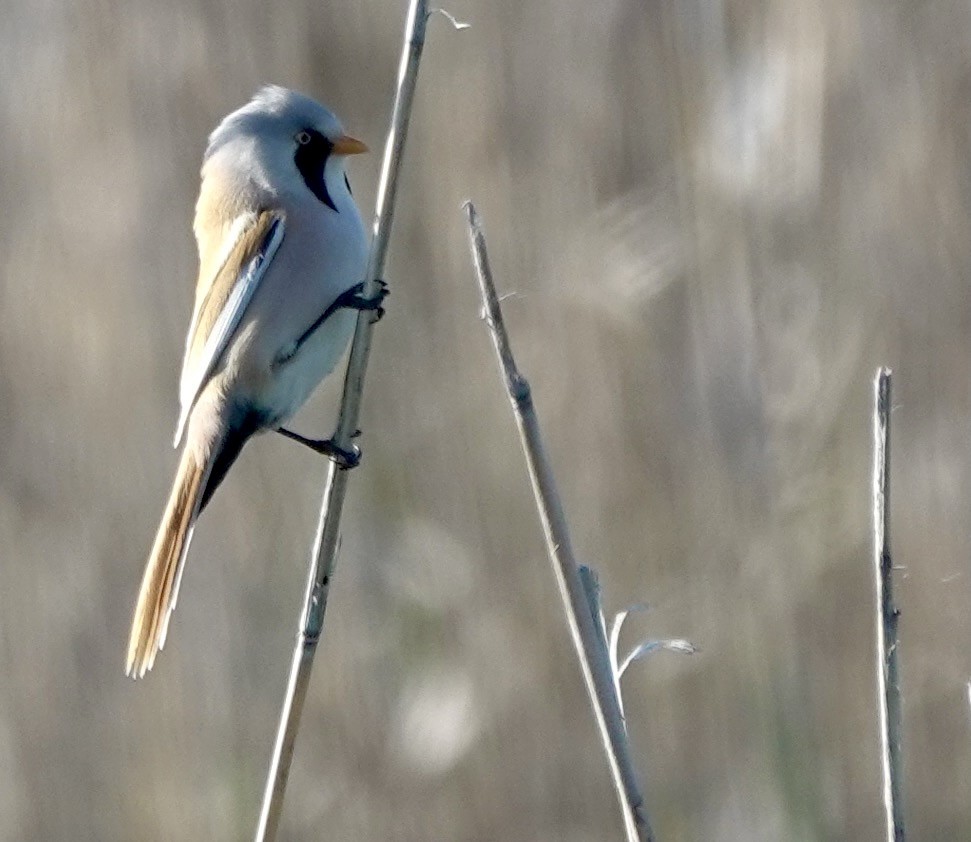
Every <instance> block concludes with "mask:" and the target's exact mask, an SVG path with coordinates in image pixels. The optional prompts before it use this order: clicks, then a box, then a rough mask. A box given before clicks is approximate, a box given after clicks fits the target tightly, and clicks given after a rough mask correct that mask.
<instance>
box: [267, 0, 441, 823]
mask: <svg viewBox="0 0 971 842" xmlns="http://www.w3.org/2000/svg"><path fill="white" fill-rule="evenodd" d="M427 20H428V8H427V3H426V2H425V0H412V2H411V4H410V6H409V9H408V18H407V22H406V24H405V43H404V49H403V52H402V56H401V64H400V65H399V68H398V86H397V91H396V93H395V99H394V108H393V110H392V114H391V128H390V131H389V132H388V139H387V142H386V144H385V148H384V160H383V162H382V166H381V178H380V181H379V183H378V195H377V202H376V205H375V211H374V224H373V229H372V239H371V251H370V256H369V258H368V268H367V275H366V276H365V289H364V290H363V294H364V295H365V296H372V295H375V294H377V291H378V284H377V281H378V280H379V279H381V276H382V275H383V273H384V263H385V258H386V256H387V253H388V240H389V237H390V234H391V222H392V218H393V215H394V205H395V197H396V195H397V188H398V172H399V168H400V164H401V157H402V152H403V151H404V146H405V137H406V135H407V132H408V119H409V117H410V116H411V103H412V100H413V98H414V92H415V84H416V81H417V78H418V63H419V61H420V59H421V52H422V47H423V46H424V43H425V24H426V22H427ZM372 324H373V322H372V314H371V313H367V312H363V311H362V312H361V313H360V314H359V315H358V319H357V329H356V331H355V333H354V341H353V343H352V344H351V353H350V357H349V359H348V363H347V373H346V374H345V377H344V394H343V398H342V401H341V410H340V417H339V420H338V423H337V431H336V432H335V434H334V441H335V443H336V444H338V445H340V446H341V447H343V448H344V449H349V448H350V447H351V446H352V444H353V435H354V432H355V431H356V430H357V424H358V415H359V412H360V406H361V395H362V392H363V388H364V374H365V371H366V370H367V361H368V354H369V352H370V349H371V327H372ZM347 476H348V472H347V471H345V470H342V469H340V468H339V467H338V466H337V464H336V463H335V462H331V464H330V470H329V471H328V474H327V482H326V485H325V487H324V495H323V501H322V503H321V508H320V518H319V520H318V524H317V532H316V535H315V537H314V543H313V549H312V551H311V564H310V575H309V578H308V581H307V594H306V601H305V604H304V609H303V613H302V614H301V618H300V630H299V632H298V634H297V640H296V644H295V646H294V649H293V658H292V661H291V663H290V677H289V679H288V681H287V690H286V696H285V697H284V700H283V710H282V711H281V713H280V724H279V727H278V730H277V737H276V742H275V744H274V747H273V756H272V758H271V761H270V770H269V773H268V775H267V781H266V789H265V791H264V793H263V806H262V809H261V811H260V820H259V826H258V828H257V831H256V840H257V842H272V840H273V839H275V838H276V832H277V828H278V826H279V823H280V815H281V812H282V809H283V797H284V792H285V790H286V785H287V777H288V775H289V772H290V763H291V761H292V759H293V749H294V743H295V741H296V737H297V729H298V728H299V725H300V714H301V712H302V710H303V703H304V700H305V698H306V696H307V686H308V683H309V680H310V670H311V667H312V666H313V660H314V654H315V653H316V651H317V641H318V640H319V639H320V634H321V630H322V629H323V625H324V612H325V611H326V609H327V594H328V591H329V589H330V580H331V577H332V576H333V573H334V566H335V563H336V556H337V546H338V539H339V535H340V519H341V513H342V511H343V507H344V496H345V493H346V490H347Z"/></svg>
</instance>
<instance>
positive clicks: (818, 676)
mask: <svg viewBox="0 0 971 842" xmlns="http://www.w3.org/2000/svg"><path fill="white" fill-rule="evenodd" d="M448 8H449V9H450V11H452V12H454V13H455V14H456V15H457V16H458V17H460V18H462V19H465V20H468V21H470V22H471V23H472V24H473V27H472V29H471V30H469V31H467V32H463V33H454V32H452V31H451V30H450V28H449V27H448V25H447V24H446V23H445V22H444V21H443V20H441V19H438V20H436V21H435V22H433V24H432V25H431V28H430V37H429V42H428V45H427V47H426V51H425V58H424V61H423V65H422V71H421V78H420V84H419V90H418V97H417V102H416V111H415V113H414V117H413V121H412V131H411V135H410V145H409V148H408V150H407V156H406V161H405V170H404V181H403V187H402V193H401V196H400V199H401V201H400V206H399V212H398V215H397V220H396V228H395V233H394V237H393V241H392V249H391V262H390V268H389V273H388V280H389V281H390V282H391V287H392V290H393V296H392V298H391V300H390V306H389V312H388V317H387V318H386V319H385V321H384V322H382V324H381V325H380V327H379V329H378V331H377V335H376V344H375V349H374V354H373V356H372V363H371V369H370V373H369V381H368V386H367V390H366V396H365V405H364V414H363V427H364V430H365V435H364V439H363V445H364V448H365V458H364V463H363V467H362V468H361V469H360V470H359V471H358V472H357V473H355V475H354V477H353V481H352V483H351V489H352V490H351V495H350V498H349V500H348V505H347V509H346V515H345V519H344V538H343V547H342V553H341V558H340V564H339V570H338V575H337V580H336V585H335V589H334V591H333V592H332V601H331V607H330V611H329V612H328V616H327V627H326V633H325V638H324V641H323V644H322V648H321V651H320V653H319V655H318V658H317V666H316V671H315V673H314V684H313V688H312V690H311V696H310V700H309V702H308V708H307V710H306V712H305V715H304V721H303V727H302V731H301V735H300V740H299V743H298V749H297V754H296V760H295V765H294V769H293V775H292V779H291V784H290V789H289V794H288V800H287V806H286V811H285V825H284V831H283V834H282V835H283V838H285V839H294V840H296V839H301V840H303V839H330V840H387V839H395V840H414V842H419V840H458V841H461V840H508V842H541V840H563V842H598V840H606V839H615V838H618V834H619V828H620V824H619V821H618V818H617V815H616V810H615V807H614V800H613V794H612V792H611V790H610V788H609V781H608V775H607V772H606V768H605V764H604V760H603V757H602V754H601V752H600V749H599V746H598V743H597V737H596V733H595V729H594V726H593V723H592V720H591V717H590V715H589V712H588V707H587V702H586V699H585V697H584V695H583V689H582V684H581V680H580V676H579V671H578V668H577V666H576V663H575V659H574V655H573V653H572V651H571V649H570V644H569V641H568V637H567V634H566V630H565V624H564V622H563V619H562V616H561V609H560V607H559V605H558V604H557V602H556V591H555V584H554V579H553V576H552V574H551V572H550V570H549V569H548V562H547V561H546V559H545V557H544V553H543V549H542V544H541V540H540V534H539V529H538V526H537V524H536V521H535V517H534V515H533V511H532V505H531V501H530V497H529V492H528V485H527V481H526V476H525V471H524V467H523V464H522V461H521V457H520V453H519V448H518V443H517V441H516V438H515V433H514V426H513V421H512V417H511V414H510V412H509V409H508V406H507V404H506V402H505V399H504V396H503V393H502V389H501V385H500V381H499V378H498V376H497V373H496V370H495V365H494V362H493V359H492V351H491V348H490V346H489V340H488V336H487V333H486V331H485V329H484V328H483V327H482V325H481V324H480V323H479V321H478V303H477V299H476V294H475V290H474V285H473V280H472V274H471V269H470V264H469V259H468V252H467V244H466V239H465V230H464V227H463V218H462V214H461V213H460V210H459V206H460V203H461V201H462V200H463V199H465V198H467V197H473V198H474V199H475V200H476V201H477V203H478V205H479V209H480V211H481V212H482V214H483V217H484V222H485V225H486V231H487V234H488V237H489V245H490V250H491V253H492V258H493V263H494V268H495V270H496V273H497V278H498V280H499V281H500V283H501V284H502V286H503V287H504V290H505V291H507V292H513V291H514V292H516V293H517V295H516V296H515V297H513V298H512V299H510V300H508V301H507V303H506V312H507V319H508V320H509V322H510V328H511V329H512V331H513V338H514V342H515V344H516V347H517V351H518V355H519V358H520V362H521V364H522V366H523V368H524V370H525V372H526V373H527V375H528V376H529V377H530V379H531V381H532V383H533V386H534V390H535V394H536V399H537V403H538V407H539V410H540V413H541V419H542V420H543V422H544V426H545V431H546V435H547V437H548V444H549V447H550V449H551V452H552V456H553V459H554V463H555V465H556V468H557V471H558V476H559V480H560V483H561V486H562V492H563V494H564V496H565V500H566V504H567V506H568V511H569V514H570V517H571V523H572V526H573V529H574V532H575V535H574V538H575V541H576V544H577V548H578V550H580V552H581V553H582V555H583V556H584V558H585V559H586V560H587V561H589V562H590V563H592V564H594V565H595V566H596V567H597V568H598V569H599V571H600V574H601V578H602V582H603V585H604V588H605V593H606V599H607V601H608V604H610V605H612V606H613V607H615V608H619V607H622V606H623V605H624V604H627V603H630V602H635V601H640V600H647V601H648V602H650V603H651V604H652V606H653V609H652V611H651V612H649V613H647V614H642V615H638V616H637V617H636V619H634V620H632V622H631V624H630V628H629V630H628V632H627V635H628V637H629V641H630V642H634V641H635V640H636V639H638V638H639V637H642V636H682V637H688V638H690V639H691V640H693V641H694V642H695V643H697V644H699V645H700V646H702V647H703V652H702V653H701V654H700V655H697V656H694V657H692V658H678V657H673V656H663V655H661V656H658V657H656V658H655V659H653V660H650V661H648V662H647V663H644V664H639V665H637V666H636V667H635V668H634V669H632V670H631V671H630V672H629V673H628V676H627V678H626V679H625V690H626V707H627V713H628V717H629V721H630V728H631V733H632V738H633V741H634V744H635V748H636V752H637V755H638V762H639V765H640V768H641V770H642V771H643V773H644V778H645V789H646V794H647V799H648V805H649V808H650V811H651V814H652V817H653V821H654V824H655V826H656V829H657V831H658V834H659V838H661V839H663V840H666V842H673V841H674V840H741V839H744V840H824V839H825V840H830V839H832V840H861V839H876V838H878V837H879V836H880V834H881V827H882V824H881V822H882V817H881V815H882V814H881V804H880V784H879V762H878V736H877V735H878V731H877V727H878V726H877V715H876V708H875V689H874V683H873V677H874V657H873V654H874V642H873V638H874V634H873V628H872V627H873V620H872V605H873V597H872V587H871V570H870V562H869V545H868V539H867V531H868V518H869V514H868V495H869V482H870V463H869V433H870V422H869V417H868V412H869V405H870V394H871V386H870V383H871V378H872V375H873V371H874V368H875V367H876V366H877V365H878V364H888V365H890V366H892V368H893V369H894V372H895V396H896V400H895V403H896V405H897V408H896V411H895V416H894V423H895V451H894V457H893V458H894V488H895V493H894V500H893V505H894V525H893V537H894V541H895V556H896V561H897V563H898V564H900V565H902V566H904V567H905V568H906V572H905V573H904V574H903V578H902V579H901V580H900V581H899V584H898V599H899V602H900V605H901V607H902V610H903V612H904V613H903V621H902V634H903V643H902V658H903V660H902V673H903V681H904V716H905V745H904V750H905V758H906V770H905V772H906V784H905V785H906V792H907V803H906V807H907V810H908V817H909V820H910V829H911V832H912V835H913V836H914V838H917V839H968V838H971V774H969V770H971V715H969V708H968V702H967V696H966V691H965V686H964V685H965V682H966V681H967V679H968V678H969V676H971V657H969V649H968V644H969V641H971V610H969V609H971V604H969V598H971V586H969V582H968V573H969V570H968V560H969V555H971V553H969V550H971V547H969V526H968V499H969V493H971V488H969V485H971V483H969V460H968V454H969V448H968V436H969V429H971V426H969V421H968V414H969V385H971V371H969V363H971V333H969V327H971V326H969V290H968V272H969V248H971V230H969V213H968V211H969V207H968V205H969V196H971V192H969V186H971V185H969V164H968V162H969V149H968V145H969V144H968V127H969V116H971V115H969V102H971V90H969V81H971V76H969V66H971V65H969V43H971V41H969V39H971V11H969V7H968V5H967V4H966V3H963V2H956V1H955V0H906V2H896V0H748V1H747V2H740V0H656V1H655V0H647V2H641V0H598V2H577V0H569V2H554V0H532V1H531V2H526V3H523V2H519V0H496V2H492V3H472V2H469V0H455V5H453V6H449V7H448ZM404 11H405V2H404V0H399V2H388V0H380V1H379V0H367V1H366V2H331V3H323V2H304V0H291V2H278V3H262V2H249V3H230V2H213V0H177V2H173V3H164V4H163V3H152V2H149V1H148V0H134V2H119V0H100V1H99V0H76V2H73V3H69V2H63V0H36V2H31V3H29V4H28V3H16V2H13V0H5V2H3V3H2V20H3V26H2V27H0V73H2V78H3V84H2V86H0V109H2V110H0V201H2V219H3V225H2V226H0V266H2V270H0V442H2V444H0V676H2V678H0V817H2V818H0V840H11V842H14V840H16V842H24V840H27V841H28V842H50V840H61V839H74V840H99V842H104V841H105V840H139V842H141V840H163V839H164V840H202V839H205V840H238V839H245V838H249V837H250V835H251V834H252V831H253V829H254V827H255V820H256V816H257V810H258V802H259V797H260V794H261V791H262V786H263V780H264V775H265V772H266V766H267V762H268V758H269V751H270V747H271V743H272V739H273V735H274V730H275V723H276V717H277V713H278V709H279V704H280V701H281V699H282V692H283V686H284V681H285V676H286V671H287V667H288V658H289V653H290V648H291V643H292V639H293V634H294V632H295V620H296V615H297V612H298V611H299V608H300V604H301V600H302V593H303V587H304V579H305V575H306V566H307V560H306V555H307V547H308V545H309V542H310V539H311V536H312V533H313V529H314V525H315V521H316V515H317V510H318V505H319V495H320V489H321V486H322V480H323V476H324V473H325V469H326V466H325V464H324V462H323V461H321V460H318V459H316V458H313V457H311V456H308V454H307V453H306V452H304V451H303V450H301V449H300V448H299V447H297V446H295V445H293V444H292V443H289V442H287V441H285V440H284V439H282V438H281V437H275V438H261V439H259V440H257V441H255V442H253V443H252V444H251V445H250V447H249V448H248V449H247V451H246V452H245V453H244V455H243V457H242V459H241V461H240V463H239V465H238V467H237V468H236V469H235V471H234V472H233V474H232V476H231V477H230V479H229V480H228V481H227V482H226V483H225V485H224V486H223V487H222V488H221V489H220V492H219V494H218V495H217V496H216V498H215V500H214V502H213V504H212V506H211V507H210V509H209V510H208V511H207V512H206V514H205V517H204V519H203V520H202V521H201V523H200V526H199V528H198V529H197V531H196V539H195V543H194V546H193V551H192V553H191V557H190V563H189V566H188V569H187V575H186V579H185V583H184V584H185V587H184V588H183V592H182V599H181V601H180V604H179V609H178V611H177V613H176V615H175V617H174V620H173V624H172V628H171V633H170V635H169V642H168V648H167V650H166V651H165V652H164V653H163V655H162V656H161V657H160V659H159V662H158V664H157V666H156V669H155V671H154V672H153V673H152V674H151V675H150V676H149V677H148V678H147V679H146V680H145V681H143V682H139V683H137V684H133V683H132V682H130V681H128V680H126V679H125V678H124V676H123V674H122V666H123V663H122V662H123V655H124V644H125V641H126V637H127V633H128V624H129V619H130V611H131V608H132V603H133V599H134V596H135V593H136V589H137V585H138V581H139V578H140V576H141V570H142V565H143V563H144V559H145V555H146V553H147V551H148V548H149V546H150V544H151V540H152V538H153V535H154V531H155V528H156V525H157V522H158V519H159V517H160V515H161V511H162V506H163V503H164V498H165V495H166V494H167V492H168V487H169V483H170V481H171V477H172V474H173V471H174V466H175V455H174V454H173V452H172V451H171V450H170V447H169V442H170V440H171V435H172V430H173V424H174V422H175V418H176V401H177V399H176V393H177V378H178V370H179V365H180V358H181V352H182V343H183V337H184V331H185V329H186V325H187V322H188V316H189V309H190V306H191V295H192V292H191V291H192V287H193V284H194V280H195V252H194V244H193V242H192V239H191V234H190V220H191V214H192V206H193V202H194V199H195V192H196V189H197V172H198V167H199V163H200V160H201V155H202V151H203V148H204V144H205V138H206V134H207V132H208V131H209V130H210V129H211V128H212V127H213V126H214V125H215V123H216V121H217V120H218V119H219V118H220V117H222V116H223V115H224V114H225V113H227V112H228V111H230V110H231V109H233V108H236V107H237V106H239V105H240V104H241V103H242V102H244V101H245V100H246V99H247V98H248V97H249V96H250V95H251V94H252V93H253V91H254V90H255V89H256V88H257V87H258V86H259V85H261V84H262V83H264V82H269V81H272V82H276V83H280V84H285V85H288V86H291V87H295V88H298V89H300V90H303V91H305V92H308V93H310V94H312V95H314V96H316V97H318V98H319V99H321V100H322V101H324V102H326V103H328V104H329V105H331V106H332V107H333V108H334V109H335V110H336V111H337V112H338V113H339V114H340V115H341V116H342V118H343V120H344V122H345V124H346V125H347V127H348V129H349V130H350V131H352V132H353V133H354V134H356V135H358V136H360V137H362V138H364V139H366V140H367V141H368V142H369V143H370V144H371V145H372V146H373V147H375V148H380V146H381V144H382V142H383V138H384V132H385V128H386V123H387V113H388V108H389V105H390V100H391V93H392V89H393V81H394V74H395V70H396V66H397V60H398V55H399V46H400V44H399V38H400V33H401V30H402V26H403V19H404ZM378 159H379V156H378V155H372V156H369V158H368V160H360V161H354V162H353V164H352V171H351V180H352V183H353V185H354V188H355V194H356V195H357V197H358V198H359V201H360V203H361V205H362V208H363V209H364V211H365V213H366V214H370V212H371V209H372V207H373V195H374V188H375V183H376V177H377V170H378V165H379V160H378ZM337 385H339V384H332V386H331V387H330V388H328V389H324V390H322V391H321V393H320V394H319V396H318V397H317V398H315V400H314V401H313V402H312V403H311V404H310V405H308V407H307V408H306V410H305V411H304V412H303V413H302V414H301V415H300V416H299V418H298V420H297V422H296V423H295V426H296V428H297V429H299V430H300V431H302V432H304V433H305V434H307V435H326V434H328V433H329V432H330V430H331V429H332V425H333V420H334V417H335V412H334V410H335V394H336V392H337V389H336V388H334V386H337Z"/></svg>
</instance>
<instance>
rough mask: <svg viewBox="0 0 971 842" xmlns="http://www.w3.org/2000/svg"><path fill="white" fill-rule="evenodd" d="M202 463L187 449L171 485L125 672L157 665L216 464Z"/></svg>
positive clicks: (134, 673)
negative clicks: (210, 475)
mask: <svg viewBox="0 0 971 842" xmlns="http://www.w3.org/2000/svg"><path fill="white" fill-rule="evenodd" d="M208 461H209V464H204V465H202V464H199V462H198V461H197V458H196V456H195V454H194V453H193V448H192V447H186V448H185V450H184V451H183V453H182V460H181V462H180V463H179V469H178V472H177V474H176V477H175V483H174V484H173V487H172V495H171V496H170V497H169V502H168V505H167V506H166V508H165V514H164V516H163V517H162V524H161V526H160V527H159V531H158V535H157V536H156V538H155V545H154V546H153V547H152V552H151V555H149V558H148V563H147V564H146V566H145V574H144V576H143V577H142V586H141V589H140V591H139V593H138V601H137V602H136V603H135V616H134V618H133V620H132V628H131V636H130V637H129V640H128V658H127V661H126V667H125V672H126V673H127V674H128V675H130V676H131V677H132V678H141V677H142V676H144V675H145V673H146V672H148V670H150V669H151V668H152V665H153V664H154V663H155V656H156V655H157V654H158V652H159V650H160V649H161V648H162V646H164V645H165V634H166V632H167V630H168V625H169V617H170V616H171V613H172V609H173V608H174V607H175V600H176V597H177V596H178V589H179V580H180V579H181V577H182V568H183V565H184V563H185V554H186V552H187V551H188V549H189V542H190V540H191V539H192V527H193V525H194V523H195V520H196V517H197V516H198V514H199V509H200V503H201V499H202V495H203V494H204V492H205V487H206V485H207V479H208V475H209V470H210V467H211V460H208Z"/></svg>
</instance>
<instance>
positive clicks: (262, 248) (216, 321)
mask: <svg viewBox="0 0 971 842" xmlns="http://www.w3.org/2000/svg"><path fill="white" fill-rule="evenodd" d="M283 233H284V219H283V214H282V213H280V212H278V211H262V212H260V213H247V214H244V215H242V216H239V217H237V218H236V219H235V220H234V221H233V223H232V224H231V225H229V226H228V227H227V234H226V245H225V249H224V253H225V255H226V257H225V259H224V260H222V261H220V262H219V265H218V268H217V269H216V272H215V274H214V275H213V276H212V278H211V280H209V281H208V282H204V281H203V280H200V284H199V288H198V291H197V296H196V305H195V310H194V312H193V315H192V323H191V325H190V326H189V334H188V336H187V337H186V343H185V361H184V362H183V364H182V379H181V381H180V384H179V403H180V407H181V409H180V412H179V422H178V424H177V425H176V431H175V446H176V447H178V445H179V442H181V441H182V437H183V435H184V434H185V427H186V424H187V423H188V420H189V414H190V413H191V412H192V407H193V406H195V402H196V400H197V399H198V397H199V394H200V392H202V390H203V388H204V387H205V385H206V383H207V382H208V381H209V378H210V377H211V376H212V374H213V371H214V370H215V369H216V367H217V365H218V364H219V360H220V358H221V357H222V356H223V354H224V353H225V351H226V349H227V348H228V347H229V344H230V342H231V341H232V338H233V336H234V334H235V333H236V330H237V328H238V327H239V324H240V321H241V320H242V318H243V314H244V313H245V312H246V308H247V306H248V305H249V303H250V301H252V300H253V295H254V294H255V292H256V290H257V288H258V287H259V285H260V281H262V279H263V277H264V276H265V275H266V270H267V268H268V267H269V265H270V263H271V261H272V260H273V256H274V255H275V254H276V251H277V249H278V248H279V247H280V244H281V243H282V242H283Z"/></svg>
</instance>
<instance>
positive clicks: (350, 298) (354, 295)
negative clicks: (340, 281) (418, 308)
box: [331, 280, 390, 322]
mask: <svg viewBox="0 0 971 842" xmlns="http://www.w3.org/2000/svg"><path fill="white" fill-rule="evenodd" d="M374 282H375V283H376V284H377V285H378V291H377V292H376V293H375V294H374V295H373V296H371V297H367V296H365V295H364V282H363V281H362V282H361V283H359V284H357V285H356V286H352V287H351V288H350V289H349V290H346V291H344V292H342V293H341V294H340V295H339V296H337V300H336V301H335V302H334V303H333V304H332V305H331V307H332V309H336V308H338V307H342V308H346V309H348V310H369V311H370V312H372V313H374V319H373V320H374V321H375V322H377V321H380V320H381V317H382V316H384V307H383V306H382V305H383V304H384V299H385V298H387V297H388V295H389V294H390V290H389V289H388V285H387V284H386V283H385V282H384V281H380V280H375V281H374Z"/></svg>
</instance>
